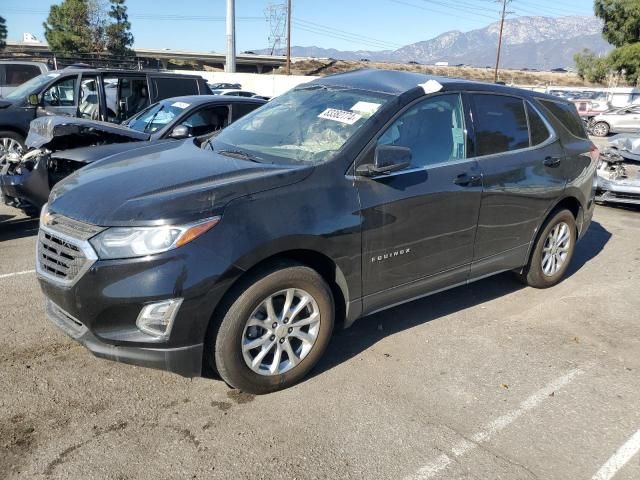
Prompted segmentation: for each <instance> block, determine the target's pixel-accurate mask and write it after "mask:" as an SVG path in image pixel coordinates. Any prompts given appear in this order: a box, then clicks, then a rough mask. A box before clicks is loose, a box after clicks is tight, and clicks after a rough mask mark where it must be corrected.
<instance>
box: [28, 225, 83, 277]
mask: <svg viewBox="0 0 640 480" xmlns="http://www.w3.org/2000/svg"><path fill="white" fill-rule="evenodd" d="M88 261H89V259H87V257H86V256H85V254H84V253H83V252H82V250H81V249H80V247H78V246H77V245H74V244H73V243H70V242H68V241H66V240H64V239H62V238H60V237H58V236H56V235H55V234H53V233H50V232H48V231H45V230H40V234H39V238H38V262H39V266H40V269H41V270H42V272H44V273H46V274H49V275H51V276H53V277H55V278H58V279H60V280H66V281H71V280H73V279H75V278H76V277H77V276H78V274H79V273H80V272H81V271H82V269H83V268H84V267H85V265H86V264H87V262H88Z"/></svg>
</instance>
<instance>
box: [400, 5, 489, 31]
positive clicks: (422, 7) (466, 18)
mask: <svg viewBox="0 0 640 480" xmlns="http://www.w3.org/2000/svg"><path fill="white" fill-rule="evenodd" d="M389 1H390V2H393V3H397V4H398V5H405V6H407V7H413V8H418V9H420V10H424V11H426V12H432V13H439V14H440V15H448V16H450V17H455V18H458V19H461V18H462V19H465V20H468V21H470V22H474V23H477V24H480V23H482V24H483V25H486V23H487V22H486V21H481V20H479V19H477V18H469V17H467V16H464V15H459V14H457V13H451V12H443V11H442V10H435V9H433V8H428V7H424V6H422V5H415V4H413V3H409V2H405V1H403V0H389Z"/></svg>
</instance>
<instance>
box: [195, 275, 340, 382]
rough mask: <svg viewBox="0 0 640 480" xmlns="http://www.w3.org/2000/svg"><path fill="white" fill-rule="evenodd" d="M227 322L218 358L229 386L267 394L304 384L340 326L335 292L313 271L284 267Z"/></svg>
mask: <svg viewBox="0 0 640 480" xmlns="http://www.w3.org/2000/svg"><path fill="white" fill-rule="evenodd" d="M245 285H247V287H246V289H245V290H244V291H242V293H240V294H239V295H238V296H237V297H236V298H235V300H234V301H233V303H231V306H230V307H229V309H228V310H227V312H226V313H225V314H224V317H223V318H222V320H221V322H220V325H219V328H218V331H217V334H216V335H215V340H214V339H211V341H210V342H208V343H209V345H208V348H212V347H213V348H214V355H213V358H214V360H215V365H213V367H214V368H215V369H216V370H217V372H218V373H219V374H220V376H221V377H222V379H223V380H225V381H226V382H227V383H228V384H229V385H231V386H232V387H235V388H237V389H239V390H242V391H244V392H248V393H255V394H262V393H268V392H273V391H276V390H280V389H283V388H287V387H289V386H291V385H293V384H295V383H297V382H298V381H300V380H301V379H302V378H303V377H304V376H305V375H306V374H307V373H308V372H309V370H311V368H313V366H314V365H315V364H316V363H317V362H318V360H319V359H320V357H321V356H322V354H323V353H324V351H325V349H326V347H327V345H328V343H329V340H330V338H331V333H332V331H333V323H334V303H333V296H332V293H331V289H330V288H329V286H328V285H327V284H326V282H325V281H324V280H323V279H322V277H321V276H320V275H319V274H318V273H317V272H316V271H315V270H313V269H311V268H309V267H306V266H302V265H293V266H286V267H283V266H279V267H274V268H272V269H270V270H267V271H266V272H264V273H263V274H262V275H259V276H255V277H253V278H251V279H250V280H249V281H248V282H247V283H245Z"/></svg>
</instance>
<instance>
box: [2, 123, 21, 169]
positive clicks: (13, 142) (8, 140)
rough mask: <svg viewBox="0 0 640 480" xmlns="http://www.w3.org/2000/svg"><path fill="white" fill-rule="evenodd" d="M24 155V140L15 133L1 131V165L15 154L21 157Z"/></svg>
mask: <svg viewBox="0 0 640 480" xmlns="http://www.w3.org/2000/svg"><path fill="white" fill-rule="evenodd" d="M23 153H24V138H23V137H22V135H19V134H17V133H15V132H9V131H0V165H4V163H5V162H6V161H7V158H8V157H9V156H10V155H12V154H14V155H18V156H19V157H21V156H22V154H23Z"/></svg>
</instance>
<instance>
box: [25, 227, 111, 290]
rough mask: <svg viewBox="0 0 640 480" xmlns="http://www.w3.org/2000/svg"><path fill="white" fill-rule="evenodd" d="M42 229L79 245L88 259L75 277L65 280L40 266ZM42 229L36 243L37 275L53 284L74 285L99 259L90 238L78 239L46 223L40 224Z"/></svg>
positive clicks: (66, 286)
mask: <svg viewBox="0 0 640 480" xmlns="http://www.w3.org/2000/svg"><path fill="white" fill-rule="evenodd" d="M40 230H41V231H43V232H46V233H48V234H50V235H53V236H54V237H57V238H60V239H61V240H64V241H65V242H68V243H70V244H71V245H74V246H76V247H78V248H79V249H80V251H81V252H82V253H83V255H84V256H85V258H86V259H87V261H86V262H85V264H84V266H83V267H82V268H81V269H80V270H79V271H78V274H77V275H76V276H75V277H74V278H73V279H71V280H64V279H61V278H58V277H56V276H55V275H51V274H50V273H48V272H46V271H44V270H43V269H42V267H41V266H40V254H39V252H38V248H39V246H40ZM40 230H39V231H38V241H37V243H36V275H37V276H38V277H40V278H43V279H46V280H48V281H49V282H51V283H53V284H56V285H60V286H62V287H65V288H70V287H72V286H73V285H75V284H76V282H78V280H80V279H81V278H82V277H83V276H84V274H85V273H87V271H88V270H89V269H90V268H91V267H92V266H93V264H94V263H96V261H97V260H98V255H97V254H96V252H95V250H94V249H93V247H92V246H91V244H90V243H89V241H88V240H78V239H77V238H73V237H71V236H69V235H66V234H64V233H60V232H58V231H57V230H55V229H53V228H49V227H45V226H44V225H40Z"/></svg>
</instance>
